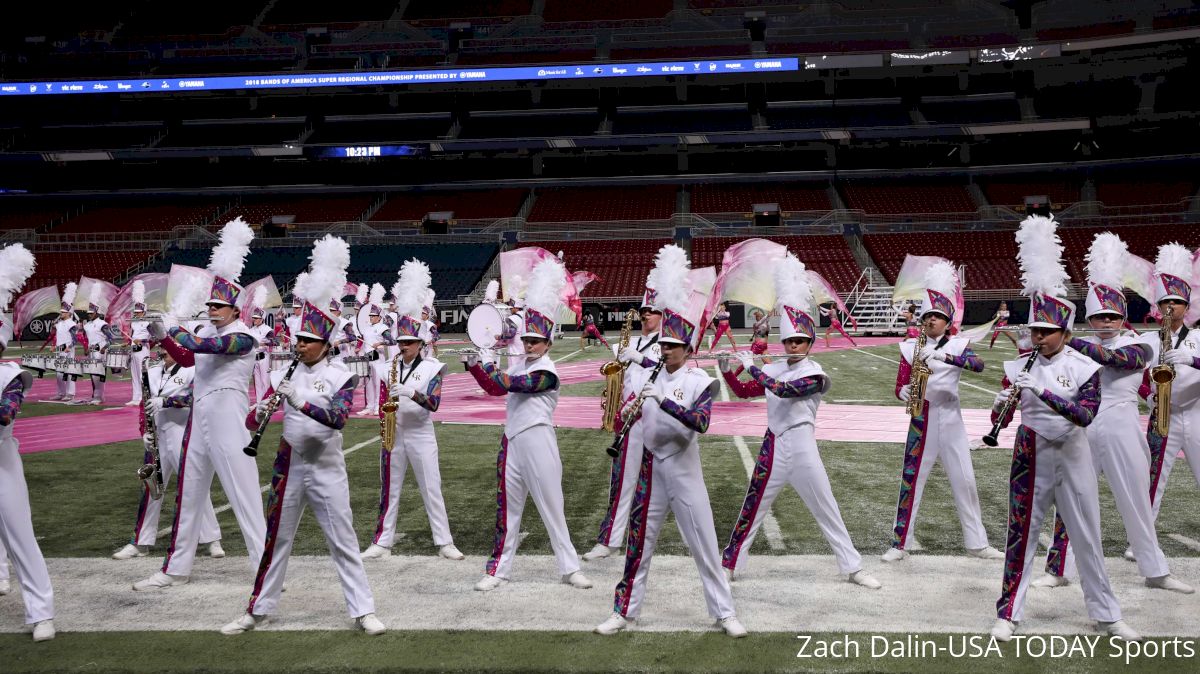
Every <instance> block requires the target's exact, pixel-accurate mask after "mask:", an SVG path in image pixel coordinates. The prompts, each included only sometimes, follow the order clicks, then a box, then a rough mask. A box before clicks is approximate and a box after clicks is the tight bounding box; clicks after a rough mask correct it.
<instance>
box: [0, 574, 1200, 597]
mask: <svg viewBox="0 0 1200 674" xmlns="http://www.w3.org/2000/svg"><path fill="white" fill-rule="evenodd" d="M1146 587H1152V588H1154V589H1156V590H1169V591H1171V592H1178V593H1179V594H1192V593H1193V592H1195V591H1196V588H1194V587H1192V586H1191V585H1188V584H1187V583H1185V582H1183V581H1181V580H1178V579H1176V578H1175V577H1174V576H1172V575H1171V574H1167V575H1165V576H1159V577H1158V578H1147V579H1146ZM0 594H3V593H2V592H0Z"/></svg>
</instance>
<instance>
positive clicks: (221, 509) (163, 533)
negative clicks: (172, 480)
mask: <svg viewBox="0 0 1200 674" xmlns="http://www.w3.org/2000/svg"><path fill="white" fill-rule="evenodd" d="M373 442H379V436H378V435H376V436H375V437H373V438H371V439H370V440H363V441H362V442H360V443H358V444H357V445H354V446H353V447H349V448H347V449H345V450H344V451H343V452H342V454H343V455H347V454H353V453H354V452H357V451H358V450H360V449H362V448H363V447H366V446H367V445H369V444H371V443H373ZM176 488H177V489H178V487H176ZM270 488H271V483H270V482H268V483H267V484H264V485H263V486H262V488H261V489H259V491H260V492H262V493H263V494H265V493H267V490H268V489H270ZM164 498H165V497H164ZM230 507H232V506H230V505H229V504H228V503H226V504H225V505H223V506H220V507H218V508H213V512H215V513H216V514H218V515H220V514H221V513H223V512H225V511H227V510H229V508H230ZM169 533H171V527H164V528H162V529H159V530H158V535H159V536H166V535H167V534H169Z"/></svg>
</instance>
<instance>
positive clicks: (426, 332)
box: [421, 288, 442, 358]
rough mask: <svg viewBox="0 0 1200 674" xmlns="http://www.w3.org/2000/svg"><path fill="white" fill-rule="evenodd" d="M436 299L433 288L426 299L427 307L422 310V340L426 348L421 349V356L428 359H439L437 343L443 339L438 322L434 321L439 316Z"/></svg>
mask: <svg viewBox="0 0 1200 674" xmlns="http://www.w3.org/2000/svg"><path fill="white" fill-rule="evenodd" d="M436 297H437V294H436V293H435V292H434V291H433V288H430V289H429V293H428V294H427V295H426V298H425V306H424V308H422V309H421V339H422V340H424V341H425V348H423V349H421V355H422V356H424V357H426V358H437V343H438V340H440V339H441V338H442V336H441V333H440V332H439V331H438V325H437V322H436V321H434V320H433V318H434V317H435V316H437V311H436V310H435V309H434V306H433V301H434V299H435V298H436Z"/></svg>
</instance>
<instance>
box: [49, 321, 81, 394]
mask: <svg viewBox="0 0 1200 674" xmlns="http://www.w3.org/2000/svg"><path fill="white" fill-rule="evenodd" d="M77 327H78V326H77V324H76V323H75V319H73V318H68V319H67V320H65V321H62V320H60V321H57V322H56V323H55V324H54V350H55V351H56V352H57V353H58V355H59V356H62V357H64V358H70V357H73V356H74V354H75V335H74V334H73V333H72V332H71V331H72V329H73V328H77ZM55 379H57V380H58V381H57V384H58V395H59V396H60V397H63V396H70V397H73V396H74V395H75V375H66V374H63V373H62V372H59V373H58V374H57V375H55Z"/></svg>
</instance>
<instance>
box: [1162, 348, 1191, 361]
mask: <svg viewBox="0 0 1200 674" xmlns="http://www.w3.org/2000/svg"><path fill="white" fill-rule="evenodd" d="M1163 360H1164V361H1166V362H1168V363H1170V364H1171V365H1191V364H1192V354H1190V353H1188V352H1187V351H1184V350H1183V349H1171V350H1170V351H1167V352H1166V353H1164V354H1163Z"/></svg>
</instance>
